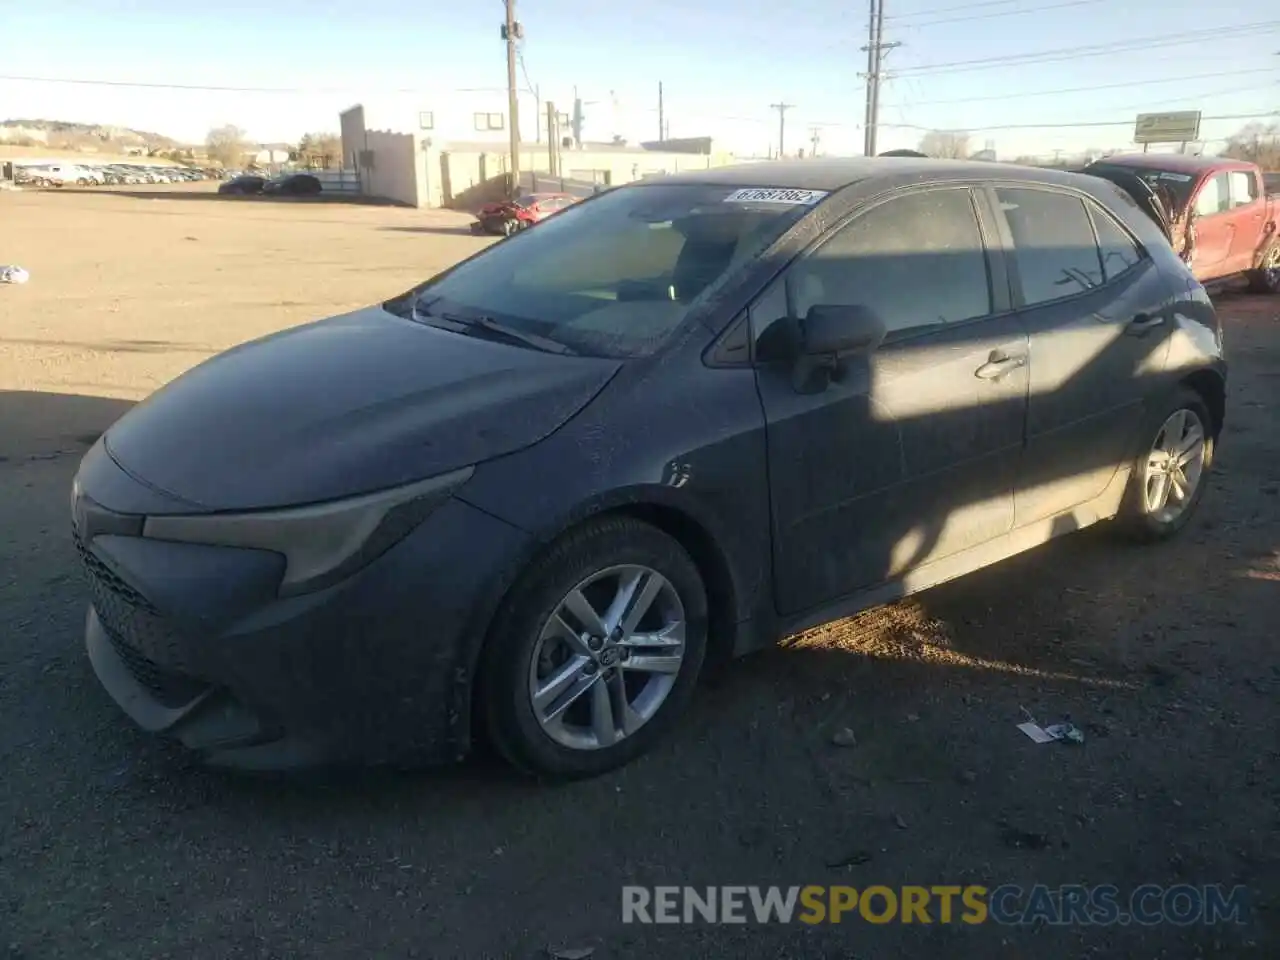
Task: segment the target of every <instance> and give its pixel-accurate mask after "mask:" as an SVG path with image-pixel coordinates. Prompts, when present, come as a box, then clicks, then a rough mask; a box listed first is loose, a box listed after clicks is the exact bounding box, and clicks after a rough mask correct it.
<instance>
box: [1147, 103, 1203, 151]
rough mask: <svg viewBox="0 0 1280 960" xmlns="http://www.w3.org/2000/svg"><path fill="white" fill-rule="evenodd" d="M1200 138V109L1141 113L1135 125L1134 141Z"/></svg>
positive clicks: (1178, 140)
mask: <svg viewBox="0 0 1280 960" xmlns="http://www.w3.org/2000/svg"><path fill="white" fill-rule="evenodd" d="M1198 139H1200V111H1199V110H1183V111H1180V112H1178V113H1140V114H1138V122H1137V123H1136V124H1135V125H1134V130H1133V142H1134V143H1190V142H1191V141H1192V140H1198Z"/></svg>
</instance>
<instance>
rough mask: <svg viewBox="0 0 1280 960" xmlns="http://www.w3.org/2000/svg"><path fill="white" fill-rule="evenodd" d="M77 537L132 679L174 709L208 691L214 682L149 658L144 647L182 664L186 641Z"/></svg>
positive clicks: (107, 626) (97, 605) (98, 603)
mask: <svg viewBox="0 0 1280 960" xmlns="http://www.w3.org/2000/svg"><path fill="white" fill-rule="evenodd" d="M72 539H73V540H74V542H75V547H76V553H77V554H79V556H80V562H81V564H82V565H83V567H84V571H85V574H86V579H87V580H88V582H89V594H90V596H91V598H92V600H93V609H94V610H95V611H96V612H97V614H98V620H99V621H100V622H101V623H102V627H103V630H104V631H105V632H106V634H107V638H108V639H109V640H110V641H111V646H112V647H113V648H114V649H115V651H116V653H117V654H118V655H119V657H120V659H121V660H122V661H124V665H125V666H126V667H127V668H128V670H129V673H130V674H131V675H132V676H133V678H134V679H135V680H137V681H138V683H139V684H141V685H142V686H143V687H145V688H146V689H147V690H148V691H149V692H150V693H151V695H152V696H154V697H155V698H156V700H157V701H159V702H160V703H161V704H163V705H164V706H166V707H170V708H176V707H183V706H186V705H187V704H188V703H190V702H191V701H192V700H194V699H195V698H196V697H198V696H200V695H201V694H202V693H204V692H205V691H206V690H208V689H209V686H210V685H209V684H207V683H205V682H203V681H201V680H197V679H195V678H194V677H192V676H190V675H189V674H187V673H184V672H183V671H182V670H181V669H175V668H173V667H169V666H162V665H161V664H159V663H157V662H156V661H155V660H153V659H151V657H149V656H147V654H146V653H145V652H144V651H156V652H157V655H159V656H160V657H161V658H162V659H164V660H166V661H173V662H176V663H178V664H181V662H182V659H183V658H182V644H181V642H180V641H179V637H178V634H177V632H176V631H175V630H174V629H173V627H172V626H170V624H169V623H168V621H166V620H165V619H164V617H163V616H161V614H160V611H159V610H158V609H157V608H156V606H155V604H153V603H152V602H151V601H150V600H148V599H147V598H146V597H145V596H143V595H142V594H141V593H140V592H139V591H138V590H137V589H135V588H134V587H133V586H131V585H130V584H129V583H127V582H126V581H125V580H124V579H123V578H121V577H120V576H119V574H117V573H116V572H115V571H114V570H112V569H111V568H110V567H109V566H107V564H106V563H104V562H103V561H102V559H101V558H100V557H98V556H97V555H96V554H95V553H94V552H93V551H92V550H90V549H89V548H88V547H87V546H86V545H85V543H84V541H83V540H82V539H81V537H80V535H79V533H78V532H77V531H73V532H72Z"/></svg>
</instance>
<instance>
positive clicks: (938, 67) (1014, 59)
mask: <svg viewBox="0 0 1280 960" xmlns="http://www.w3.org/2000/svg"><path fill="white" fill-rule="evenodd" d="M1277 29H1280V20H1264V21H1260V22H1258V23H1242V24H1238V25H1236V26H1233V27H1223V28H1221V29H1219V30H1216V31H1214V32H1213V33H1212V34H1210V35H1208V36H1203V35H1202V36H1192V37H1188V36H1187V35H1186V34H1185V33H1180V34H1160V35H1157V36H1153V37H1134V38H1132V39H1129V40H1121V41H1119V42H1116V43H1107V44H1089V45H1085V46H1079V47H1059V48H1057V49H1055V50H1041V51H1039V52H1036V53H1021V54H1004V55H1002V56H998V57H979V58H976V59H973V60H951V61H946V62H943V63H929V64H921V65H920V66H915V67H904V68H903V69H901V70H899V71H897V73H898V74H911V75H919V74H932V73H964V72H967V71H970V70H985V69H991V68H999V67H1015V66H1016V67H1022V66H1027V65H1028V64H1032V63H1052V62H1054V61H1058V60H1074V59H1078V58H1081V57H1096V56H1105V55H1107V54H1110V53H1123V52H1126V51H1131V50H1143V51H1145V50H1150V49H1152V48H1154V47H1174V46H1180V45H1186V44H1203V43H1205V42H1206V41H1207V40H1214V39H1219V40H1221V39H1234V38H1235V37H1238V36H1245V35H1256V34H1259V33H1271V32H1273V31H1275V30H1277Z"/></svg>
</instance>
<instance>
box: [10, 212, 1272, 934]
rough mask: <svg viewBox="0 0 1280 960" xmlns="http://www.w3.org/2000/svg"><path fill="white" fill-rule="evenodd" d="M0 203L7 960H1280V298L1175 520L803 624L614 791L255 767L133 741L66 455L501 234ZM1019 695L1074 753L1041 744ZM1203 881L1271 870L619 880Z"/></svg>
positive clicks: (446, 773) (291, 215)
mask: <svg viewBox="0 0 1280 960" xmlns="http://www.w3.org/2000/svg"><path fill="white" fill-rule="evenodd" d="M0 222H3V223H4V224H5V230H4V238H5V247H4V248H3V249H0V262H17V263H20V264H21V265H23V266H25V267H27V268H28V269H29V270H30V271H31V274H32V279H31V282H30V284H28V285H27V286H26V287H12V288H4V287H0V624H4V625H5V627H6V628H7V629H4V630H3V631H2V632H0V957H3V956H7V957H9V958H34V957H39V958H44V957H68V958H76V960H80V958H85V957H94V958H130V960H135V958H140V957H182V958H190V957H210V958H239V957H252V958H276V957H279V958H286V957H287V958H292V957H298V956H315V957H369V956H375V957H387V958H390V957H413V956H419V957H486V958H488V957H512V958H526V957H528V958H532V957H539V956H546V955H547V950H548V948H549V947H551V948H559V947H574V948H582V949H586V948H593V949H594V954H593V956H594V957H595V958H599V960H614V958H624V957H625V958H651V957H681V958H686V957H689V958H691V957H729V956H733V957H741V958H759V960H765V958H768V960H775V958H781V957H832V958H835V957H841V958H848V957H855V956H856V957H872V956H874V957H877V958H890V957H917V956H922V955H925V953H926V951H930V952H932V951H935V950H936V951H938V952H939V955H940V956H947V957H951V958H956V960H968V958H975V960H976V958H980V957H981V958H989V957H1019V958H1021V957H1028V958H1030V957H1034V958H1037V960H1058V958H1061V960H1080V958H1082V957H1087V956H1097V957H1126V956H1128V957H1143V958H1148V960H1149V958H1156V957H1169V958H1173V957H1223V958H1227V957H1230V958H1241V957H1253V956H1256V957H1259V958H1261V957H1267V956H1271V957H1275V956H1280V936H1277V925H1278V924H1280V915H1278V913H1280V830H1278V827H1280V781H1278V779H1277V760H1278V759H1280V749H1278V748H1277V746H1276V744H1277V742H1280V725H1278V724H1277V710H1276V703H1277V692H1278V691H1280V658H1278V657H1277V654H1276V652H1275V644H1274V637H1275V627H1276V625H1277V624H1278V623H1280V553H1278V547H1280V544H1278V542H1277V541H1278V536H1277V534H1278V532H1280V526H1278V525H1277V518H1278V517H1280V496H1278V494H1280V430H1278V429H1277V428H1276V416H1277V412H1278V411H1280V405H1278V397H1277V384H1278V381H1277V377H1278V376H1280V301H1278V300H1275V299H1266V298H1247V297H1242V296H1228V297H1224V298H1223V299H1222V301H1221V303H1220V309H1221V311H1222V314H1223V316H1224V317H1225V319H1226V326H1227V335H1228V346H1229V350H1230V357H1231V362H1232V365H1233V369H1232V384H1231V390H1230V398H1229V404H1228V415H1227V423H1228V426H1227V431H1226V435H1225V437H1224V440H1223V443H1222V446H1221V449H1220V456H1219V460H1218V466H1217V469H1216V471H1215V474H1214V477H1213V480H1212V488H1211V490H1210V491H1209V493H1208V496H1207V497H1206V499H1205V501H1204V503H1203V506H1202V509H1201V511H1200V513H1199V515H1198V517H1197V518H1196V520H1195V521H1194V522H1193V524H1192V525H1191V526H1190V527H1189V528H1188V529H1187V530H1186V531H1185V533H1184V535H1183V536H1182V537H1181V538H1180V539H1179V540H1177V541H1176V542H1174V543H1170V544H1166V545H1161V546H1156V547H1148V548H1132V547H1127V546H1122V545H1119V544H1117V543H1116V542H1115V541H1114V540H1113V539H1111V538H1110V537H1109V536H1107V534H1106V532H1105V531H1101V530H1095V531H1089V532H1086V533H1084V534H1081V535H1078V536H1075V537H1071V538H1068V539H1067V540H1064V541H1060V542H1058V543H1055V544H1051V545H1049V546H1047V547H1045V548H1042V549H1040V550H1036V551H1033V552H1032V553H1030V554H1027V555H1024V556H1022V557H1019V558H1015V559H1014V560H1011V561H1009V562H1006V563H1004V564H1001V565H999V566H997V567H995V568H992V569H990V570H987V571H983V572H981V573H979V574H977V575H974V576H972V577H969V578H967V579H965V580H962V581H958V582H955V583H953V584H949V585H947V586H945V587H941V588H938V589H935V590H932V591H929V592H927V593H925V594H923V595H921V596H919V597H917V598H915V599H913V600H911V601H907V602H904V603H900V604H897V605H894V606H890V607H885V608H881V609H878V610H874V611H871V612H868V613H867V614H865V615H863V616H860V617H857V618H854V619H851V620H848V621H842V622H840V623H838V624H834V625H831V626H829V627H826V628H823V629H821V630H818V631H814V632H811V633H809V634H806V635H804V636H802V637H799V638H796V640H795V642H794V643H792V644H791V645H790V646H789V647H787V648H784V649H780V650H778V651H776V652H769V653H764V654H761V655H758V656H755V657H752V658H749V659H747V660H745V661H742V662H739V663H737V664H735V665H733V666H732V667H731V668H730V669H729V670H728V671H727V674H726V675H725V676H724V677H723V678H720V679H719V680H718V681H717V682H716V683H715V684H714V685H713V686H709V687H708V688H707V689H706V690H705V691H704V694H703V696H702V697H701V698H700V700H699V702H698V703H697V704H696V705H695V707H694V709H693V710H692V711H691V715H690V716H689V717H688V719H687V722H686V723H685V724H684V725H683V727H682V728H681V730H680V732H679V733H678V735H677V736H675V737H674V738H673V739H672V740H671V741H670V742H669V743H667V744H665V745H664V746H663V747H662V748H660V749H659V750H657V751H656V752H655V753H653V754H652V755H650V756H648V757H646V758H644V759H642V760H641V761H639V762H637V763H635V764H633V765H632V766H630V767H628V768H627V769H625V770H622V771H619V772H617V773H615V774H613V775H610V776H607V777H604V778H601V779H598V780H595V781H592V782H588V783H580V784H575V785H572V786H567V787H559V788H554V789H552V788H542V787H537V786H534V785H531V784H528V783H524V782H522V781H520V780H518V779H516V778H515V777H513V776H512V775H509V774H508V773H507V772H506V771H505V770H504V769H502V768H501V767H499V766H497V765H496V764H494V763H493V762H491V761H488V760H484V759H478V760H476V761H473V762H471V763H469V764H466V765H464V766H462V767H459V768H455V769H446V770H439V771H433V772H425V773H419V774H412V775H404V774H401V775H394V776H393V775H382V774H379V775H372V774H371V775H369V776H366V777H358V778H343V779H336V778H328V779H314V778H313V779H306V780H258V779H247V778H240V777H233V776H228V775H220V774H215V773H212V772H209V771H205V770H203V769H200V768H198V767H195V766H194V765H193V764H192V763H191V762H190V761H189V759H188V758H186V757H185V756H183V755H182V754H181V753H180V752H178V751H177V750H175V749H174V748H172V747H169V746H167V745H165V744H163V743H159V742H156V741H154V740H151V739H149V738H146V737H144V736H142V735H141V734H140V733H138V732H136V731H135V730H134V729H133V728H132V727H131V726H130V724H129V723H128V721H127V720H126V719H125V717H124V716H123V715H122V714H121V713H120V712H119V711H118V710H117V709H116V708H115V706H114V705H113V704H112V703H111V702H110V701H109V699H108V698H107V696H106V695H105V694H104V693H103V692H102V691H101V690H100V689H99V687H98V685H97V683H96V681H95V680H94V678H93V676H92V674H91V671H90V669H89V666H88V664H87V662H86V661H85V657H84V655H83V651H82V647H81V627H82V624H83V616H84V605H85V596H84V590H83V589H82V586H81V584H80V582H79V573H78V571H77V569H76V567H75V565H74V562H73V561H74V555H73V551H72V548H71V544H70V540H69V536H68V531H67V516H66V513H67V509H66V498H67V490H68V486H69V483H70V479H71V477H72V475H73V473H74V471H75V468H76V464H77V462H78V459H79V456H80V455H81V453H82V452H83V451H84V449H85V448H86V446H87V445H88V444H89V443H91V442H92V441H93V439H94V438H95V437H96V436H97V435H98V434H99V433H100V432H101V430H102V429H104V428H105V427H106V426H107V425H108V424H109V423H110V422H111V421H112V420H113V419H114V418H115V417H117V416H119V415H120V414H121V413H122V412H123V411H124V410H125V409H127V408H128V406H129V404H130V402H132V401H135V400H137V399H139V398H141V397H143V396H145V395H146V394H147V393H149V392H150V391H151V390H153V389H154V388H156V387H157V386H159V385H160V384H162V383H164V382H166V381H167V380H169V379H171V378H172V377H173V376H175V375H176V374H178V373H179V372H181V371H182V370H183V369H185V368H187V367H189V366H190V365H192V364H193V363H196V362H198V361H199V360H200V359H201V358H202V357H204V356H207V355H209V354H210V353H213V352H216V351H218V350H221V349H223V348H224V347H226V346H229V345H231V344H233V343H236V342H239V341H242V340H245V339H248V338H250V337H253V336H256V335H259V334H262V333H265V332H268V331H270V330H274V329H278V328H279V327H281V326H287V325H290V324H293V323H298V322H302V321H305V320H307V319H311V318H314V317H317V316H321V315H325V314H329V313H333V312H337V311H339V310H342V309H346V308H349V307H354V306H358V305H361V304H363V303H366V302H369V301H372V300H375V299H377V298H379V297H381V296H385V295H387V294H389V293H394V292H397V291H398V290H400V289H403V288H404V287H407V286H408V285H410V284H411V283H412V282H413V281H414V280H415V279H417V278H420V277H422V276H424V275H426V274H429V273H430V272H431V271H432V270H433V269H434V268H437V267H439V266H442V265H444V264H446V263H448V262H451V261H452V260H454V259H456V258H457V257H459V256H461V255H464V254H465V253H466V252H469V251H470V250H474V249H478V248H479V247H480V246H481V245H482V244H483V243H484V242H485V241H483V240H478V239H475V238H471V237H468V236H465V235H464V234H463V230H464V229H465V227H464V223H465V220H464V218H461V217H459V216H456V215H450V214H442V213H424V212H417V211H407V210H398V209H386V208H372V207H347V206H335V205H327V204H304V203H272V202H269V201H234V200H217V199H214V198H213V197H211V196H209V195H207V194H205V193H198V194H194V195H193V194H192V193H191V192H190V191H185V192H184V191H177V190H175V191H168V192H165V191H157V192H155V193H154V194H153V195H152V197H150V198H149V197H148V196H147V195H145V194H144V195H128V194H119V195H107V194H103V193H93V194H86V193H72V192H65V193H59V194H44V193H22V194H0ZM1023 708H1025V709H1026V710H1027V711H1030V712H1031V713H1033V714H1034V715H1035V716H1036V717H1037V718H1040V719H1042V720H1045V721H1049V720H1056V719H1059V718H1061V717H1064V716H1069V717H1070V718H1071V719H1072V720H1073V721H1074V722H1075V723H1076V724H1077V725H1078V726H1080V727H1081V728H1082V729H1083V730H1084V732H1085V736H1086V741H1085V743H1084V744H1083V745H1080V746H1068V745H1063V744H1049V745H1040V746H1038V745H1036V744H1033V743H1032V742H1031V741H1030V740H1028V739H1027V738H1025V737H1024V736H1023V735H1022V734H1021V733H1019V732H1018V731H1017V730H1016V729H1015V725H1016V724H1017V723H1018V722H1020V721H1021V720H1022V719H1023V715H1022V710H1023ZM846 730H847V731H848V733H844V731H846ZM837 732H841V735H840V737H839V738H838V739H840V740H841V741H842V742H843V743H846V744H848V743H849V741H850V739H852V740H853V741H855V742H854V743H852V745H845V746H835V745H833V744H832V739H833V735H835V734H836V733H837ZM850 734H851V735H852V736H851V737H850ZM841 861H851V863H850V865H845V866H831V864H833V863H839V862H841ZM1180 882H1185V883H1193V884H1208V883H1224V884H1228V885H1233V884H1243V885H1245V886H1247V887H1248V888H1249V896H1250V903H1251V906H1250V912H1249V922H1248V923H1246V924H1243V925H1239V926H1227V927H1223V926H1220V927H1212V928H1210V927H1201V926H1195V927H1190V928H1177V927H1173V926H1171V925H1161V926H1154V927H1139V926H1113V927H1108V928H1099V927H1093V928H1086V927H1066V928H1063V927H1059V928H1053V927H1035V928H1013V927H1008V926H1005V927H1001V926H997V925H994V924H986V925H982V926H976V927H967V926H963V925H949V926H944V925H939V924H933V925H929V926H923V925H919V924H914V925H897V924H893V925H886V926H873V925H869V924H867V923H865V922H862V921H861V920H857V919H854V920H850V921H846V922H845V923H844V924H841V925H839V926H821V927H800V926H795V925H793V926H785V927H784V926H769V927H761V926H755V925H746V926H709V925H694V926H690V927H669V926H636V925H631V926H624V925H622V924H621V923H620V920H619V916H620V889H619V888H620V886H621V885H622V884H626V883H637V884H695V885H706V884H780V885H784V886H790V885H793V884H799V885H803V884H836V883H840V884H852V885H855V886H858V887H865V886H867V885H869V884H877V883H880V884H888V885H890V886H894V885H899V884H922V885H926V886H927V885H935V884H943V883H958V884H962V883H981V884H984V885H987V886H989V887H994V886H997V885H999V884H1001V883H1020V884H1024V885H1030V884H1033V883H1044V884H1049V885H1052V886H1056V885H1059V884H1064V883H1086V884H1102V883H1111V884H1115V885H1117V886H1118V887H1120V888H1121V889H1122V890H1123V889H1128V888H1133V887H1136V886H1138V885H1140V884H1143V883H1165V884H1170V883H1180ZM5 950H7V951H8V952H7V954H6V953H4V951H5Z"/></svg>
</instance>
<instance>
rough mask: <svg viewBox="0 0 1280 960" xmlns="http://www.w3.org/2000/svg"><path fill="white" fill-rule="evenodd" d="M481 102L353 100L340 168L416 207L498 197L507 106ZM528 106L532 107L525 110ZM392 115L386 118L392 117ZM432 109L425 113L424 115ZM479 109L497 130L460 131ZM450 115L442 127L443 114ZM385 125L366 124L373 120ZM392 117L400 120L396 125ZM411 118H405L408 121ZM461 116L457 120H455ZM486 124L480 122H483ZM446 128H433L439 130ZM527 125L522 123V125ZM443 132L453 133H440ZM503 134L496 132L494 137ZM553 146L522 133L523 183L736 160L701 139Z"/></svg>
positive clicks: (556, 183)
mask: <svg viewBox="0 0 1280 960" xmlns="http://www.w3.org/2000/svg"><path fill="white" fill-rule="evenodd" d="M491 105H492V104H480V103H479V101H475V102H471V101H467V102H464V103H462V104H461V106H459V107H455V108H454V109H452V110H451V111H450V112H448V113H447V114H442V113H440V106H439V105H435V109H433V110H432V111H418V113H417V114H416V115H415V114H412V113H408V112H405V111H400V112H399V113H396V112H389V111H387V110H386V109H385V108H379V109H378V110H376V111H374V110H371V109H367V108H366V107H365V106H364V105H363V104H357V105H355V106H353V107H350V108H349V109H347V110H345V111H343V112H342V113H341V114H340V115H339V122H340V126H341V130H342V155H343V165H344V167H346V168H348V169H351V170H355V171H357V172H358V174H359V177H360V182H361V186H362V189H363V191H364V193H366V194H368V195H370V196H377V197H385V198H387V199H389V200H394V201H397V202H399V203H404V204H406V205H408V206H413V207H445V206H456V207H460V208H463V209H469V208H471V207H474V206H475V205H478V204H479V203H481V202H487V201H488V200H491V199H493V198H494V197H496V196H497V195H498V194H499V193H500V191H501V189H502V186H503V184H504V183H505V176H506V174H507V168H508V154H509V149H510V148H509V140H508V137H509V131H507V129H506V127H505V122H506V121H505V117H506V112H505V111H504V110H493V111H490V110H479V109H474V108H477V107H479V106H491ZM529 112H532V109H531V108H530V111H529ZM389 113H390V115H389ZM426 113H430V116H423V114H426ZM481 113H485V114H490V113H494V114H501V117H502V118H503V119H502V121H501V125H500V126H499V121H498V120H497V119H493V120H492V124H493V125H494V126H499V130H489V131H485V132H484V134H483V135H482V136H479V137H466V138H464V137H463V136H461V135H459V134H460V132H461V130H462V128H463V127H465V118H466V116H467V115H469V114H474V116H473V117H472V121H473V124H478V123H479V122H480V121H479V119H477V118H478V117H479V115H480V114H481ZM443 116H451V117H452V118H453V119H452V120H450V121H449V123H448V124H447V126H446V125H443V122H442V119H441V118H442V117H443ZM371 117H373V118H374V119H375V120H378V121H382V123H383V124H385V126H384V125H380V124H378V123H371V122H370V118H371ZM397 117H399V118H400V119H399V122H398V123H397V122H396V121H397ZM406 117H407V118H408V119H405V118H406ZM460 118H461V119H460ZM490 122H491V121H490V120H489V119H486V120H485V123H486V124H489V123H490ZM442 126H443V130H440V131H438V130H437V127H442ZM524 126H525V123H524V122H523V120H522V122H521V127H522V129H523V127H524ZM441 132H452V133H453V134H455V135H454V136H450V137H443V136H441V135H440V133H441ZM498 132H501V134H502V135H501V136H494V135H493V134H495V133H498ZM558 139H560V140H561V143H560V144H559V145H558V146H557V145H553V144H551V143H548V142H545V138H544V142H542V143H539V142H537V140H536V139H535V138H534V137H532V136H528V135H526V136H525V138H524V140H523V143H522V146H521V149H520V169H521V172H522V173H523V174H526V176H525V177H522V185H523V186H524V187H526V188H528V187H531V186H537V187H538V188H539V189H545V190H560V189H564V190H568V191H570V192H577V193H583V192H589V191H590V190H591V189H592V188H593V187H594V186H596V185H615V186H616V185H618V184H623V183H630V182H632V181H634V180H639V179H640V178H642V177H646V176H651V175H653V174H661V173H678V172H680V171H682V170H705V169H708V168H710V167H716V166H724V165H725V164H727V163H732V162H733V156H732V155H731V154H727V153H717V152H715V151H714V150H712V149H711V146H710V144H709V142H707V141H705V140H704V139H699V140H698V147H699V150H701V151H705V152H688V151H669V150H667V151H663V150H649V149H645V148H643V147H627V146H619V145H613V144H584V145H583V146H582V147H581V148H575V147H572V146H565V145H564V139H563V138H558Z"/></svg>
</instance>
